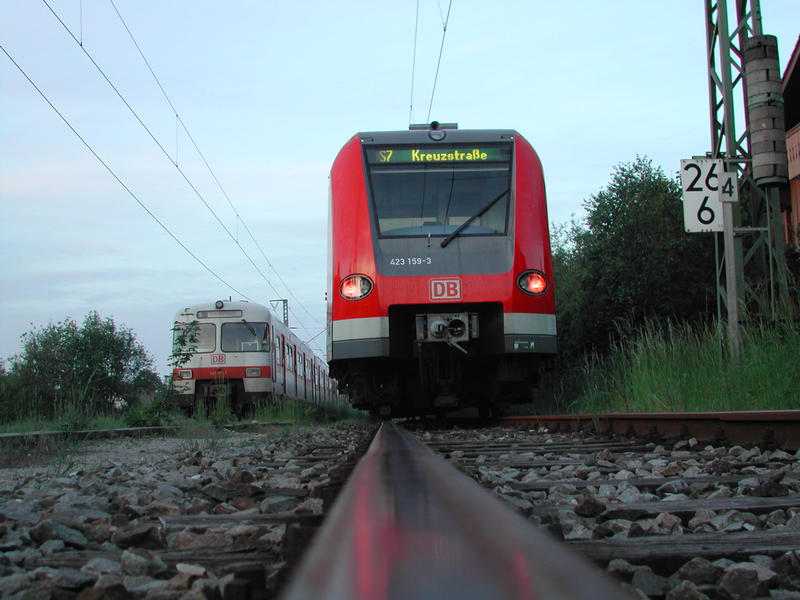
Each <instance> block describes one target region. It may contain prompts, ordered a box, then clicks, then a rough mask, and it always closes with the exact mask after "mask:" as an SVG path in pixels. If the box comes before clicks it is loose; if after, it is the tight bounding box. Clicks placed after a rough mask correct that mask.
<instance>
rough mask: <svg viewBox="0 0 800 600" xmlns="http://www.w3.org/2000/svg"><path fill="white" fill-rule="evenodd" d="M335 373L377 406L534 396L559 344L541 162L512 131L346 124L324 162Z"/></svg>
mask: <svg viewBox="0 0 800 600" xmlns="http://www.w3.org/2000/svg"><path fill="white" fill-rule="evenodd" d="M329 208H330V219H329V244H328V250H329V262H328V269H329V271H328V344H327V355H328V364H329V366H330V373H331V376H332V377H334V378H335V379H337V380H338V382H339V386H340V389H341V390H343V391H345V392H346V393H347V394H348V395H349V397H350V399H351V401H352V402H353V404H354V406H356V407H358V408H364V409H367V410H369V411H371V412H373V413H376V414H380V415H383V416H388V415H391V416H405V415H418V414H426V413H442V412H446V411H448V410H452V409H456V408H462V407H467V406H472V407H478V409H479V410H480V412H481V413H483V414H486V413H489V414H491V413H493V412H497V410H498V409H499V408H501V407H503V406H505V405H507V404H510V403H515V402H531V401H532V400H534V399H535V396H534V389H535V387H536V385H537V383H538V382H539V381H540V378H541V376H542V373H543V371H544V367H545V365H546V364H547V363H548V362H549V361H550V360H551V359H552V357H553V355H554V353H555V352H556V317H555V304H554V299H553V284H552V264H551V262H552V261H551V255H550V238H549V232H548V224H547V205H546V199H545V185H544V176H543V173H542V166H541V163H540V161H539V158H538V156H537V155H536V152H535V151H534V149H533V148H532V146H531V145H530V144H529V143H528V142H527V141H526V140H525V139H524V138H523V137H522V136H521V135H520V134H519V133H517V132H516V131H513V130H460V129H458V128H457V127H456V126H454V125H447V126H442V125H440V124H438V123H436V122H434V123H431V124H430V125H425V126H412V127H411V128H409V130H408V131H389V132H365V133H358V134H356V135H354V136H353V137H352V138H351V139H350V140H349V141H348V142H347V143H346V144H345V145H344V147H343V148H342V149H341V150H340V152H339V153H338V155H337V157H336V159H335V161H334V163H333V166H332V169H331V174H330V207H329Z"/></svg>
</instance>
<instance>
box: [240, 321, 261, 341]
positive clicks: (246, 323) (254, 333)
mask: <svg viewBox="0 0 800 600" xmlns="http://www.w3.org/2000/svg"><path fill="white" fill-rule="evenodd" d="M242 323H244V326H245V327H247V330H248V331H249V332H250V335H252V336H253V337H254V338H256V339H258V334H257V333H256V330H255V329H253V327H252V326H251V325H250V323H248V322H247V321H246V320H245V319H242Z"/></svg>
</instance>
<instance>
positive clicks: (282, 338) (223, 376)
mask: <svg viewBox="0 0 800 600" xmlns="http://www.w3.org/2000/svg"><path fill="white" fill-rule="evenodd" d="M173 357H174V358H177V362H178V363H179V364H176V365H175V367H174V368H173V373H172V380H173V385H174V389H175V392H176V396H177V398H178V400H177V401H178V406H179V407H180V408H181V409H182V410H183V411H184V412H186V413H192V412H194V410H196V409H197V408H198V407H199V406H205V407H206V408H208V407H212V406H214V405H215V404H216V402H217V401H219V400H221V399H222V400H224V401H226V402H228V403H229V405H230V408H231V410H232V411H233V412H234V413H235V414H238V415H243V414H247V413H250V412H252V410H253V409H254V408H255V407H256V406H258V405H263V404H270V403H273V402H278V401H282V400H304V401H307V402H311V403H315V404H335V403H340V402H341V401H342V399H341V398H340V396H339V394H338V393H337V392H336V389H335V388H336V386H335V382H332V381H331V380H330V378H329V376H328V367H327V365H326V364H325V362H324V361H323V360H322V359H320V358H319V357H317V356H315V355H314V353H313V352H312V351H311V349H310V348H309V347H308V346H307V345H306V344H305V343H303V342H302V341H301V340H300V339H299V338H298V337H297V336H296V335H295V334H294V333H293V332H292V331H291V330H290V329H289V328H288V327H286V326H285V325H284V324H283V322H282V321H281V320H280V319H278V318H277V317H276V316H275V315H274V314H273V313H272V312H270V310H269V309H267V307H266V306H262V305H260V304H255V303H251V302H244V301H240V302H231V301H224V300H217V301H216V302H213V303H206V304H197V305H194V306H188V307H186V308H184V309H182V310H179V311H178V312H177V314H176V315H175V324H174V327H173Z"/></svg>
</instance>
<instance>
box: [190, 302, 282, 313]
mask: <svg viewBox="0 0 800 600" xmlns="http://www.w3.org/2000/svg"><path fill="white" fill-rule="evenodd" d="M217 302H221V303H222V306H221V307H219V306H217V304H216V303H217ZM220 308H221V309H222V310H241V311H242V312H250V313H252V312H259V311H264V312H267V313H269V309H268V308H267V307H266V306H264V305H263V304H257V303H255V302H247V301H246V300H233V301H231V300H216V301H214V302H203V303H201V304H193V305H191V306H187V307H185V308H181V309H180V310H178V311H177V314H178V315H185V314H192V313H196V312H197V311H198V310H216V309H220Z"/></svg>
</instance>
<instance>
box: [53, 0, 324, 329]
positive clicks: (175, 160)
mask: <svg viewBox="0 0 800 600" xmlns="http://www.w3.org/2000/svg"><path fill="white" fill-rule="evenodd" d="M42 2H43V3H44V4H45V6H47V8H48V9H49V10H50V12H51V13H52V14H53V16H54V17H55V18H56V20H57V21H58V22H59V23H60V24H61V26H62V27H63V28H64V30H65V31H66V32H67V33H68V34H69V36H70V37H71V38H72V39H73V41H75V43H76V44H78V46H79V47H80V48H81V50H82V51H83V53H84V54H85V55H86V57H87V58H88V59H89V61H90V62H91V63H92V65H93V66H94V67H95V69H97V71H98V72H99V73H100V74H101V76H102V77H103V78H104V79H105V81H106V83H108V85H109V86H110V87H111V89H113V90H114V92H115V93H116V94H117V96H118V97H119V99H120V100H121V101H122V102H123V104H124V105H125V106H126V107H127V109H128V111H129V112H130V113H131V114H132V115H133V116H134V118H135V119H136V120H137V121H138V122H139V124H140V125H141V126H142V128H143V129H144V130H145V131H146V132H147V134H148V135H149V136H150V138H151V139H152V140H153V141H154V142H155V144H156V145H157V146H158V147H159V149H160V150H161V152H162V153H163V154H164V156H166V157H167V159H168V160H169V161H170V162H171V163H172V164H173V166H174V167H175V169H176V170H177V171H178V173H180V175H181V177H182V178H183V179H184V181H185V182H186V183H187V185H189V187H190V188H191V189H192V191H193V192H194V193H195V195H196V196H197V198H198V199H199V200H200V201H201V202H202V203H203V205H204V206H205V207H206V208H207V209H208V211H209V212H210V213H211V214H212V215H213V217H214V219H215V220H216V221H217V223H218V224H219V225H220V227H222V229H223V230H224V231H225V233H227V235H228V237H230V238H231V240H232V241H233V242H234V244H236V246H237V247H238V248H239V249H240V251H241V252H242V254H244V256H245V257H246V258H247V260H248V261H249V262H250V264H251V265H252V266H253V268H254V269H255V270H256V271H257V272H258V274H259V275H260V276H261V278H262V279H263V280H264V282H265V283H266V284H267V286H268V287H269V288H270V289H271V290H272V291H273V292H274V293H275V294H278V295H281V293H280V292H279V291H278V290H277V288H276V287H275V286H274V285H273V284H272V282H271V281H270V280H269V279H268V278H267V276H266V275H265V274H264V272H263V271H262V270H261V269H260V268H259V267H258V265H257V264H256V263H255V261H254V260H253V259H252V257H251V256H250V255H249V254H248V253H247V251H246V250H245V249H244V248H243V247H242V245H241V244H240V243H239V240H238V237H237V236H235V235H234V234H233V233H232V232H231V231H230V229H229V228H228V227H227V226H226V225H225V224H224V223H223V221H222V219H220V217H219V215H217V213H216V211H214V209H213V208H212V207H211V206H210V205H209V204H208V202H207V201H206V199H205V198H204V197H203V195H202V194H201V193H200V191H199V190H198V189H197V188H196V187H195V185H194V184H193V183H192V181H191V180H190V179H189V177H188V176H187V175H186V173H185V172H184V171H183V169H182V168H181V167H180V166H179V164H178V161H177V152H176V157H175V158H174V159H173V158H172V157H171V156H170V154H169V152H168V151H167V150H166V148H165V147H164V145H163V144H162V143H161V142H160V141H159V140H158V138H156V136H155V135H154V134H153V132H152V131H151V130H150V128H149V127H148V126H147V124H146V123H145V122H144V121H143V120H142V118H141V117H140V116H139V115H138V113H137V112H136V111H135V110H134V109H133V107H132V106H131V105H130V103H129V102H128V101H127V100H126V98H125V97H124V96H123V95H122V93H121V92H120V91H119V89H118V88H117V87H116V86H115V85H114V83H113V82H112V81H111V79H110V78H109V77H108V76H107V75H106V73H105V72H104V71H103V69H102V68H101V67H100V65H99V64H98V63H97V61H96V60H95V59H94V57H93V56H92V55H91V54H90V53H89V52H88V50H86V48H85V47H84V45H83V43H82V41H81V40H79V39H78V38H77V37H76V36H75V34H74V33H73V32H72V30H71V29H70V28H69V27H68V26H67V24H66V23H65V22H64V21H63V19H61V17H60V16H59V15H58V13H56V11H55V10H54V9H53V8H52V6H50V4H49V3H48V2H47V0H42ZM112 5H113V3H112ZM114 8H115V10H116V7H114ZM126 29H127V26H126ZM134 44H135V40H134ZM136 46H137V48H138V44H136ZM145 62H146V63H147V61H146V59H145ZM147 64H148V68H149V63H147ZM151 73H153V72H152V69H151ZM153 76H154V77H155V73H153ZM156 80H157V78H156ZM159 87H160V88H161V90H162V93H163V94H164V95H165V97H166V98H167V102H169V104H170V106H171V107H172V108H173V112H175V116H176V117H177V119H178V120H179V121H180V117H179V116H178V115H177V112H176V111H175V110H174V105H173V104H172V102H171V101H170V100H169V97H168V96H167V94H166V92H165V91H164V89H163V87H162V86H161V84H160V83H159ZM181 125H182V127H183V128H184V130H185V131H186V132H187V135H189V139H191V140H192V143H193V144H194V145H195V148H196V149H197V150H198V153H199V154H201V158H203V161H204V162H205V163H206V165H207V166H208V163H207V161H206V160H205V157H203V156H202V153H200V151H199V148H197V145H196V143H195V142H194V139H193V138H192V137H191V135H190V134H189V132H188V130H187V129H186V127H185V125H183V123H182V121H181ZM209 168H210V167H209ZM212 175H213V173H212ZM214 179H215V180H216V181H217V183H218V185H219V181H218V179H217V178H216V176H214ZM223 193H224V190H223ZM225 195H226V197H227V194H225ZM229 202H230V199H229ZM234 212H236V211H235V209H234ZM236 214H237V217H238V212H236ZM242 222H243V223H244V221H242ZM245 227H246V224H245ZM246 229H248V232H249V228H247V227H246ZM250 235H251V237H252V233H251V234H250ZM257 245H258V244H257ZM262 254H263V250H262ZM267 262H268V264H269V261H267ZM270 267H272V265H271V264H270ZM272 268H273V271H274V267H272ZM284 285H286V284H285V282H284ZM287 289H288V286H287ZM289 292H290V294H291V290H289ZM237 293H239V292H237ZM242 297H246V296H244V295H243V294H242ZM298 304H301V306H302V303H300V302H298ZM294 318H295V320H296V321H297V322H298V323H299V324H300V326H301V327H302V328H303V329H305V330H308V329H309V328H307V327H306V326H305V325H304V324H303V322H302V320H301V319H299V318H297V315H296V314H295V315H294ZM312 318H313V317H312Z"/></svg>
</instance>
